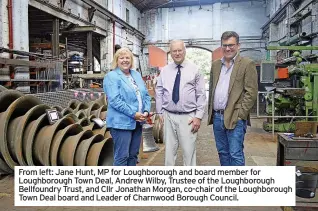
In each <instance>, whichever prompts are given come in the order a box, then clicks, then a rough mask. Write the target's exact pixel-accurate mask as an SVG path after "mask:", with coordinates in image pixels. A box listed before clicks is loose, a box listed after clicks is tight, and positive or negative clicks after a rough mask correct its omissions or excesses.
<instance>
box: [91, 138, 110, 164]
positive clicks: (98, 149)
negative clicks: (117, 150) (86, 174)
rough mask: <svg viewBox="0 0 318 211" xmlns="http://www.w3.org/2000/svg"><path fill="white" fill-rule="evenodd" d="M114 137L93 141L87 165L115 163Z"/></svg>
mask: <svg viewBox="0 0 318 211" xmlns="http://www.w3.org/2000/svg"><path fill="white" fill-rule="evenodd" d="M113 147H114V144H113V139H112V138H111V137H108V138H105V139H104V140H103V141H101V142H97V143H93V144H92V146H91V147H90V148H89V151H88V154H87V159H86V165H87V166H112V165H113V163H114V151H113Z"/></svg>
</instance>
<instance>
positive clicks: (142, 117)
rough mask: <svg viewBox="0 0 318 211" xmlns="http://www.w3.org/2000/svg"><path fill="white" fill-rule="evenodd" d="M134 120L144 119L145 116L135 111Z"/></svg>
mask: <svg viewBox="0 0 318 211" xmlns="http://www.w3.org/2000/svg"><path fill="white" fill-rule="evenodd" d="M135 120H136V121H140V122H142V121H145V120H146V117H145V116H144V114H142V113H140V112H136V114H135Z"/></svg>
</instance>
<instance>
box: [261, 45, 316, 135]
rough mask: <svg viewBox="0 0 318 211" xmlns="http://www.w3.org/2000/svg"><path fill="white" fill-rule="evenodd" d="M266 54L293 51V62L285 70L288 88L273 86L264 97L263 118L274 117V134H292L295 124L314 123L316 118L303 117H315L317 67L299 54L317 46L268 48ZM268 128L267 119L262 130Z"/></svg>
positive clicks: (270, 127)
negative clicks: (264, 115) (264, 112)
mask: <svg viewBox="0 0 318 211" xmlns="http://www.w3.org/2000/svg"><path fill="white" fill-rule="evenodd" d="M267 50H291V51H294V52H293V62H292V63H289V65H288V66H287V68H288V74H289V79H288V80H290V81H292V83H291V86H289V87H285V86H279V85H277V84H278V83H277V84H275V85H274V87H275V88H274V89H273V90H272V94H266V95H265V96H264V97H265V100H266V114H267V116H274V130H275V131H276V132H295V124H294V122H295V121H300V120H306V121H317V118H310V117H306V116H318V63H309V62H308V61H307V60H306V59H304V58H303V57H302V55H301V53H300V51H301V50H318V46H308V47H307V46H269V47H267ZM273 103H274V106H273ZM273 107H274V114H273ZM272 127H273V124H272V118H268V119H267V121H265V122H264V124H263V129H264V130H266V131H272Z"/></svg>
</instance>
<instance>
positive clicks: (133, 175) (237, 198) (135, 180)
mask: <svg viewBox="0 0 318 211" xmlns="http://www.w3.org/2000/svg"><path fill="white" fill-rule="evenodd" d="M15 172H17V173H16V174H15V186H14V187H15V193H14V197H15V206H87V204H88V203H89V202H93V203H89V204H90V205H92V206H295V176H294V174H295V167H291V166H274V167H273V166H271V167H208V166H207V167H186V166H180V167H154V166H153V167H152V166H150V167H149V166H147V167H140V166H138V167H131V168H121V167H109V168H105V167H88V166H81V167H75V166H73V167H70V166H69V167H64V166H61V167H57V166H55V167H53V166H52V167H48V166H43V167H38V166H37V167H31V166H25V167H22V166H17V167H15Z"/></svg>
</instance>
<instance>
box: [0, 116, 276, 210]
mask: <svg viewBox="0 0 318 211" xmlns="http://www.w3.org/2000/svg"><path fill="white" fill-rule="evenodd" d="M262 122H263V120H252V126H253V127H249V128H248V133H247V134H246V139H245V157H246V165H248V166H255V165H259V166H262V165H273V166H275V165H276V142H275V141H274V140H273V139H272V134H271V133H266V132H263V131H262V130H261V129H260V128H261V126H262ZM159 146H160V150H158V151H156V152H153V153H147V154H146V155H147V156H148V158H147V159H142V160H141V163H140V165H145V166H146V165H149V166H162V165H163V164H164V162H163V161H164V145H163V144H160V145H159ZM197 164H198V165H202V166H204V165H207V166H218V165H219V160H218V154H217V151H216V148H215V142H214V137H213V133H212V127H211V126H206V119H204V121H203V122H202V127H201V129H200V131H199V136H198V141H197ZM177 165H182V155H181V152H179V156H178V158H177ZM13 183H14V181H13V177H12V176H7V177H4V178H2V179H0V211H9V210H10V211H12V210H19V211H20V210H28V211H29V210H30V211H33V210H34V211H36V210H37V211H40V210H41V211H44V210H45V211H53V210H59V211H71V210H74V211H75V210H77V211H79V210H81V211H84V210H89V211H101V210H109V211H121V210H129V211H159V210H173V211H192V210H193V211H195V210H200V211H203V210H219V211H232V210H233V211H234V210H242V211H243V210H244V211H253V210H255V211H278V210H281V208H279V207H14V193H13V188H14V184H13Z"/></svg>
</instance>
